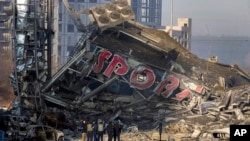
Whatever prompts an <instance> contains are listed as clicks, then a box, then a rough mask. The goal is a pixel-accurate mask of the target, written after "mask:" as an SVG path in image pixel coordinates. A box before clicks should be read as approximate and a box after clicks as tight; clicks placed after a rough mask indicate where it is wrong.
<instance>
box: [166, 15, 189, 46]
mask: <svg viewBox="0 0 250 141" xmlns="http://www.w3.org/2000/svg"><path fill="white" fill-rule="evenodd" d="M165 31H167V32H169V33H170V35H172V38H174V39H175V40H176V41H177V42H179V43H180V44H181V45H182V46H183V47H184V48H186V49H188V50H190V49H191V36H192V33H191V31H192V19H190V18H178V24H177V25H176V26H173V27H171V26H167V27H166V29H165Z"/></svg>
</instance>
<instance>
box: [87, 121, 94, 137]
mask: <svg viewBox="0 0 250 141" xmlns="http://www.w3.org/2000/svg"><path fill="white" fill-rule="evenodd" d="M87 138H88V139H87V141H93V126H92V123H91V122H89V123H88V124H87Z"/></svg>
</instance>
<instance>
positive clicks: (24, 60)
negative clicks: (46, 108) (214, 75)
mask: <svg viewBox="0 0 250 141" xmlns="http://www.w3.org/2000/svg"><path fill="white" fill-rule="evenodd" d="M13 7H14V8H13V23H14V26H13V27H14V29H13V33H12V34H13V37H14V38H13V52H14V53H13V57H14V58H13V60H14V63H15V64H14V65H15V66H14V67H15V69H14V72H13V73H12V76H13V77H12V81H14V82H15V83H12V84H13V85H14V92H15V94H16V95H17V96H18V97H19V102H20V105H19V106H18V107H20V109H19V110H17V111H18V112H17V113H16V114H17V115H21V113H22V114H27V113H24V112H29V114H30V116H39V115H37V113H42V112H43V108H42V107H43V102H42V98H41V91H40V89H41V88H40V87H41V85H42V84H43V83H44V82H46V80H47V79H48V78H50V77H51V70H52V69H51V64H52V63H51V60H52V59H51V54H52V39H51V38H52V37H51V36H52V34H53V31H52V27H51V25H52V14H53V13H52V8H53V1H51V0H15V1H14V2H13ZM13 108H15V107H13ZM23 109H28V110H23Z"/></svg>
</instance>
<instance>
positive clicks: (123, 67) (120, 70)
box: [103, 54, 129, 77]
mask: <svg viewBox="0 0 250 141" xmlns="http://www.w3.org/2000/svg"><path fill="white" fill-rule="evenodd" d="M128 70H129V68H128V65H127V63H126V62H125V60H124V59H123V58H122V57H121V56H119V55H116V54H115V55H114V57H113V59H112V61H111V62H110V64H109V65H108V67H107V69H106V70H105V72H104V73H103V74H104V75H105V76H107V77H110V76H111V74H112V73H113V72H115V74H117V75H125V74H126V73H127V72H128Z"/></svg>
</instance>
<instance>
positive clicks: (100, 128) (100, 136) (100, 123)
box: [97, 120, 104, 141]
mask: <svg viewBox="0 0 250 141" xmlns="http://www.w3.org/2000/svg"><path fill="white" fill-rule="evenodd" d="M103 132H104V123H103V121H102V120H99V121H98V126H97V135H98V141H103Z"/></svg>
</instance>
